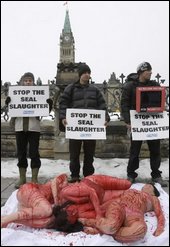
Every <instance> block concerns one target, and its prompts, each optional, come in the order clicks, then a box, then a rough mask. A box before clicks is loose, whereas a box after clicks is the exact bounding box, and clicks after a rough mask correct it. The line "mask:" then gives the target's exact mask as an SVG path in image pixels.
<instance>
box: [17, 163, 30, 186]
mask: <svg viewBox="0 0 170 247" xmlns="http://www.w3.org/2000/svg"><path fill="white" fill-rule="evenodd" d="M26 171H27V169H26V168H24V167H20V168H19V175H20V178H19V181H18V182H17V183H16V184H15V188H16V189H19V187H20V186H21V185H22V184H25V183H26Z"/></svg>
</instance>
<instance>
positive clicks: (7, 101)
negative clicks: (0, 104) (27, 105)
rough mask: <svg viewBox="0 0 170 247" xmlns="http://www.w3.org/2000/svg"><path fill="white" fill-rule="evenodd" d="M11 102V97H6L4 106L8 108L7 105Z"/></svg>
mask: <svg viewBox="0 0 170 247" xmlns="http://www.w3.org/2000/svg"><path fill="white" fill-rule="evenodd" d="M10 102H11V97H9V96H8V97H7V98H6V100H5V105H7V106H8V104H9V103H10Z"/></svg>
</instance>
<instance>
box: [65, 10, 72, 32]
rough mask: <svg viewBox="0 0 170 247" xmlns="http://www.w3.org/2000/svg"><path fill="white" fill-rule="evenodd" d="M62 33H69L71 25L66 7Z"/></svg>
mask: <svg viewBox="0 0 170 247" xmlns="http://www.w3.org/2000/svg"><path fill="white" fill-rule="evenodd" d="M63 33H71V25H70V18H69V12H68V9H67V10H66V16H65V22H64V29H63Z"/></svg>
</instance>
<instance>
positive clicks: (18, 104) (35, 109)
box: [9, 85, 49, 117]
mask: <svg viewBox="0 0 170 247" xmlns="http://www.w3.org/2000/svg"><path fill="white" fill-rule="evenodd" d="M9 96H10V98H11V102H10V103H9V116H10V117H35V116H48V115H49V105H48V103H47V102H46V100H47V99H48V98H49V86H48V85H47V86H10V87H9Z"/></svg>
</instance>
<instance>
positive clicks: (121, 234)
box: [113, 217, 147, 243]
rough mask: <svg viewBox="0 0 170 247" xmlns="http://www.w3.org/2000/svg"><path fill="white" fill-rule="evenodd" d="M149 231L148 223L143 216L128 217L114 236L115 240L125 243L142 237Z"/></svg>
mask: <svg viewBox="0 0 170 247" xmlns="http://www.w3.org/2000/svg"><path fill="white" fill-rule="evenodd" d="M146 231H147V225H146V223H145V221H144V219H143V218H142V217H133V218H132V217H128V218H127V219H126V221H125V226H123V227H121V228H120V229H119V230H118V231H117V232H116V234H115V235H114V236H113V237H114V239H115V240H117V241H119V242H123V243H129V242H134V241H137V240H140V239H142V238H143V237H144V236H145V234H146Z"/></svg>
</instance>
